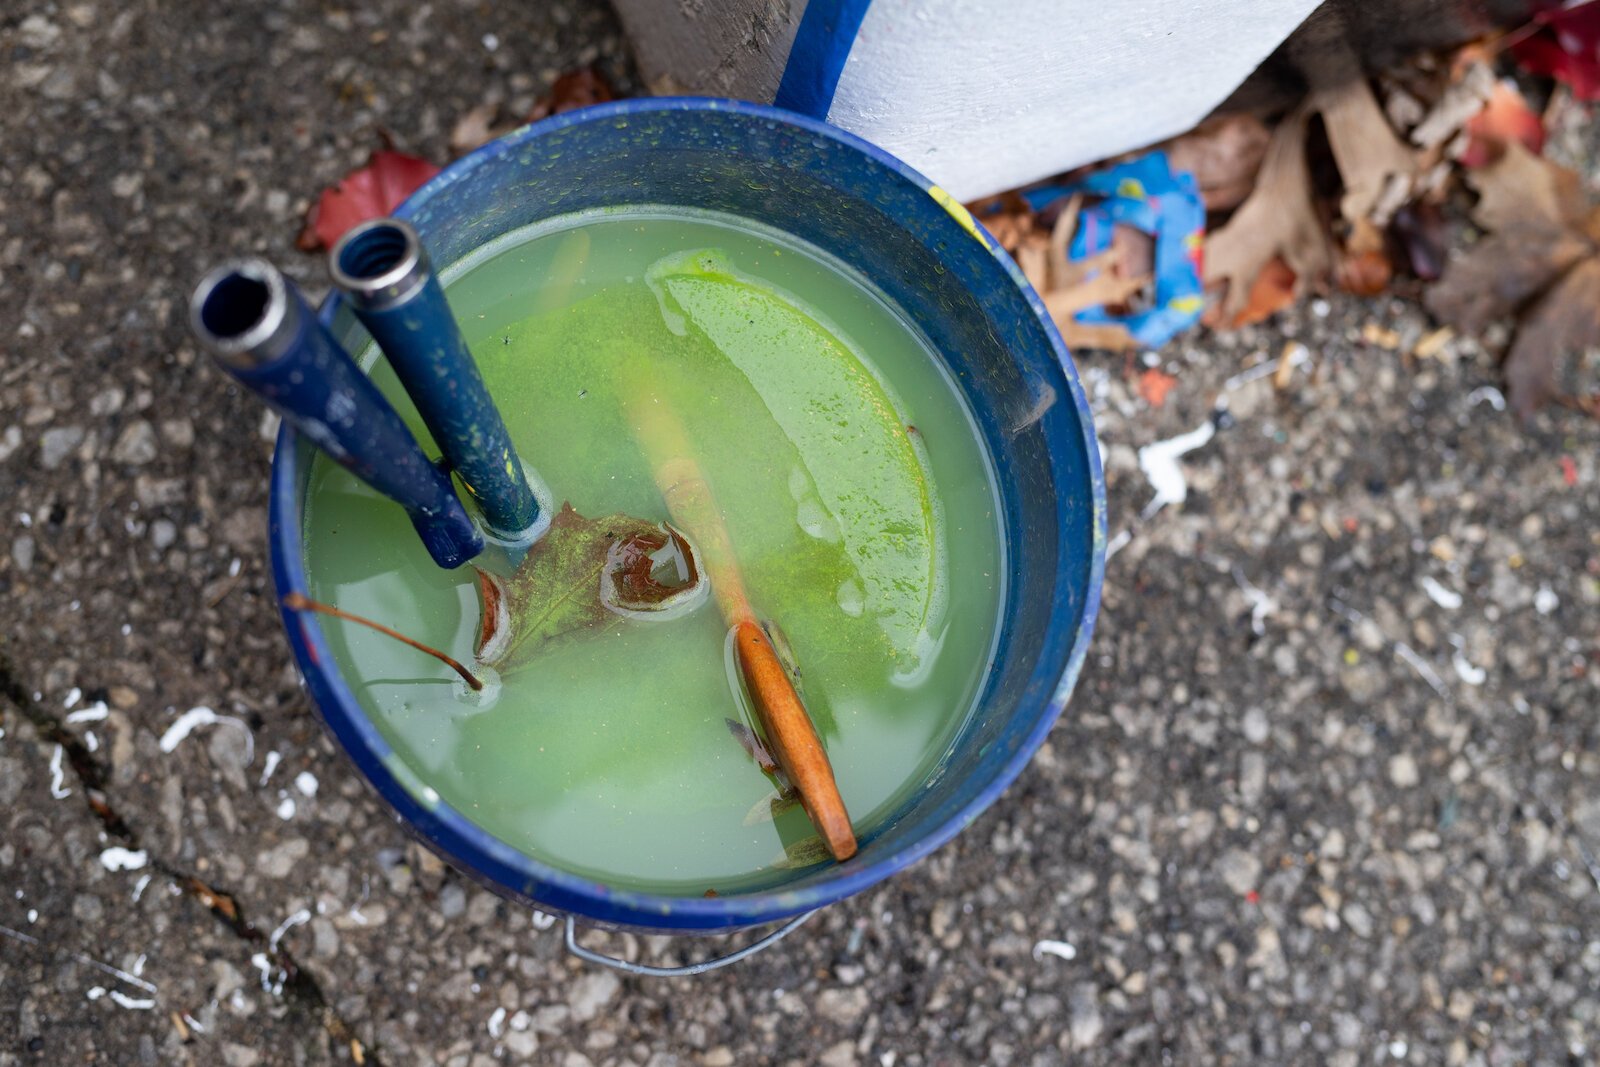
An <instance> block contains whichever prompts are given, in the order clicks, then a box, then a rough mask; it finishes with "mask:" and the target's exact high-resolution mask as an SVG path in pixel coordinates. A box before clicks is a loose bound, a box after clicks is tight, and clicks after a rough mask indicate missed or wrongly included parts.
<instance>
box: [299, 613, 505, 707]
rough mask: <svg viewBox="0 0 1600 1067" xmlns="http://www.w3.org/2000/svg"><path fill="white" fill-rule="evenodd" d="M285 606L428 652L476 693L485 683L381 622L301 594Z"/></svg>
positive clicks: (446, 656)
mask: <svg viewBox="0 0 1600 1067" xmlns="http://www.w3.org/2000/svg"><path fill="white" fill-rule="evenodd" d="M283 606H284V607H286V608H288V609H289V610H290V611H317V612H321V613H322V614H324V615H332V616H333V617H334V618H336V619H343V620H344V621H345V622H355V623H360V624H361V625H362V626H366V627H369V628H371V629H373V630H376V631H378V632H379V633H380V634H384V635H385V636H388V637H392V638H394V639H395V640H396V641H400V642H403V643H405V644H408V645H410V646H411V647H412V648H414V649H416V650H417V651H418V652H426V653H427V654H428V655H430V656H432V657H433V658H434V659H436V660H438V661H439V662H441V663H443V664H444V665H445V666H447V667H449V668H450V669H451V670H453V671H455V672H456V673H457V674H459V675H461V680H462V681H464V682H466V683H467V684H468V685H469V686H471V687H472V689H473V691H474V692H476V691H478V690H481V689H482V688H483V682H482V681H480V680H479V678H478V676H477V675H475V674H473V673H472V672H471V671H469V670H467V668H465V667H463V666H462V665H461V661H460V660H457V659H456V658H455V657H454V656H451V655H449V654H448V653H445V652H440V651H439V650H438V649H437V648H433V647H432V646H430V645H425V644H423V643H422V642H421V641H416V640H413V639H412V638H409V637H407V636H406V635H405V634H403V633H401V632H400V631H399V630H393V629H390V628H389V627H387V626H385V625H384V624H383V623H381V622H374V621H372V620H371V619H367V618H363V617H362V616H360V615H352V614H351V613H350V612H348V611H345V610H343V609H341V608H336V607H334V606H333V605H332V604H324V603H323V602H322V601H320V600H312V599H311V598H310V597H308V596H301V595H300V594H299V593H290V594H289V595H287V596H285V597H284V598H283Z"/></svg>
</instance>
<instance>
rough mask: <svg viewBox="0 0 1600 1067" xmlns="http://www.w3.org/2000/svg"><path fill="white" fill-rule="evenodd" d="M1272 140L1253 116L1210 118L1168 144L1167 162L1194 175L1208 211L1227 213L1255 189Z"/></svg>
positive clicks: (1264, 126)
mask: <svg viewBox="0 0 1600 1067" xmlns="http://www.w3.org/2000/svg"><path fill="white" fill-rule="evenodd" d="M1271 141H1272V131H1271V130H1269V129H1267V127H1266V124H1265V123H1263V122H1262V121H1261V120H1260V119H1258V118H1256V117H1255V116H1254V115H1213V116H1212V117H1211V118H1208V119H1206V120H1205V121H1204V122H1202V123H1201V124H1200V125H1198V126H1196V127H1195V128H1194V129H1192V130H1190V131H1189V132H1188V133H1186V134H1183V135H1181V136H1179V137H1176V138H1174V139H1173V140H1171V141H1169V142H1167V145H1166V152H1167V161H1168V162H1169V163H1170V164H1171V165H1172V169H1173V170H1175V171H1184V170H1186V171H1188V172H1189V173H1191V174H1193V175H1194V178H1195V181H1196V183H1198V184H1199V186H1200V196H1201V199H1203V200H1204V201H1205V205H1206V210H1207V211H1228V210H1230V209H1232V208H1235V207H1238V206H1239V205H1240V204H1242V203H1244V200H1245V198H1246V197H1248V196H1249V195H1250V190H1251V189H1252V188H1254V187H1255V183H1256V172H1257V171H1259V170H1260V169H1261V162H1262V160H1263V159H1265V158H1266V154H1267V145H1268V144H1270V143H1271Z"/></svg>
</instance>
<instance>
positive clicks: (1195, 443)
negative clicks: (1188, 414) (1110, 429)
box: [1139, 419, 1217, 519]
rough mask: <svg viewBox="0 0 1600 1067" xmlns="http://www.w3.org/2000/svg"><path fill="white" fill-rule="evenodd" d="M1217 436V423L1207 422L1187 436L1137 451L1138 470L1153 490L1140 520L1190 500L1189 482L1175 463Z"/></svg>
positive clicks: (1159, 442)
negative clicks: (1142, 473) (1148, 481)
mask: <svg viewBox="0 0 1600 1067" xmlns="http://www.w3.org/2000/svg"><path fill="white" fill-rule="evenodd" d="M1216 433H1217V427H1216V424H1215V423H1213V422H1212V421H1211V420H1210V419H1207V420H1206V421H1205V422H1203V423H1201V424H1200V425H1199V426H1196V427H1195V428H1194V429H1192V430H1190V431H1189V432H1188V433H1181V434H1179V435H1178V436H1176V437H1169V438H1168V439H1167V440H1165V441H1157V442H1156V443H1155V444H1153V445H1145V446H1144V447H1143V448H1141V449H1139V469H1140V470H1142V471H1144V476H1145V477H1146V478H1148V479H1150V485H1151V487H1152V488H1154V489H1155V491H1156V495H1155V496H1154V497H1152V498H1151V500H1150V503H1148V504H1146V505H1145V509H1144V511H1143V513H1142V515H1141V517H1142V518H1146V519H1148V518H1149V517H1150V516H1152V515H1154V514H1155V513H1156V512H1158V511H1160V510H1161V509H1162V508H1164V507H1166V506H1167V505H1168V504H1181V503H1183V502H1184V501H1185V500H1187V499H1189V479H1188V478H1186V477H1184V474H1183V467H1182V466H1181V465H1180V464H1179V463H1178V460H1179V459H1180V458H1182V457H1183V456H1185V455H1188V454H1189V453H1190V452H1193V451H1194V450H1195V449H1197V448H1199V447H1200V446H1202V445H1204V444H1205V443H1206V442H1207V441H1209V440H1211V439H1212V438H1213V437H1215V436H1216Z"/></svg>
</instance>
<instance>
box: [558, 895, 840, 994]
mask: <svg viewBox="0 0 1600 1067" xmlns="http://www.w3.org/2000/svg"><path fill="white" fill-rule="evenodd" d="M821 910H822V909H821V908H813V909H812V910H810V911H808V912H804V913H802V914H800V915H797V916H795V917H794V918H793V919H790V920H789V921H788V922H786V923H784V924H783V925H782V926H780V927H778V928H777V929H776V930H774V931H772V933H770V934H767V935H766V936H765V937H763V938H761V939H760V940H758V941H752V942H750V944H748V945H746V946H745V947H744V948H741V949H739V950H737V951H735V952H730V953H728V954H727V955H726V956H718V957H716V958H715V959H709V960H704V961H702V962H700V963H690V964H687V965H686V966H683V967H652V966H651V965H649V964H647V963H633V962H632V961H630V960H623V959H618V958H617V957H615V956H607V955H606V954H605V953H603V952H596V951H595V950H594V949H592V948H584V947H583V946H582V945H580V944H578V921H577V920H576V919H574V918H573V917H572V916H570V915H568V916H567V951H568V952H570V953H572V954H573V955H574V956H576V957H578V958H579V959H580V960H588V961H589V962H590V963H598V964H599V965H600V966H602V967H610V968H611V969H612V970H614V971H621V972H622V973H623V974H632V975H637V976H639V977H641V978H684V977H687V976H688V975H691V974H705V973H706V972H707V971H714V970H716V969H717V968H719V967H726V966H727V965H728V964H730V963H738V962H739V961H740V960H742V959H746V958H747V957H750V956H754V955H755V954H756V953H757V952H760V951H761V950H762V949H767V948H771V947H772V946H773V945H776V944H777V943H778V942H779V941H782V940H783V939H784V938H785V937H788V936H789V935H790V934H792V933H794V932H795V931H796V930H798V929H800V926H801V924H802V923H804V922H805V921H806V920H807V919H809V918H811V917H812V916H813V915H815V914H816V913H817V912H819V911H821Z"/></svg>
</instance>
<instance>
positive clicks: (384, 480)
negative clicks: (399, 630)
mask: <svg viewBox="0 0 1600 1067" xmlns="http://www.w3.org/2000/svg"><path fill="white" fill-rule="evenodd" d="M190 323H191V325H192V326H193V328H194V332H195V336H196V337H198V338H199V339H200V342H201V344H203V345H204V346H205V347H206V348H207V349H208V350H209V351H210V352H211V354H212V355H213V356H215V357H216V360H217V362H218V363H219V364H220V365H221V366H222V368H223V369H224V370H226V371H227V372H228V373H229V374H230V375H232V376H233V377H234V379H236V380H237V381H238V382H239V383H240V384H241V385H243V386H245V387H246V388H248V389H249V390H250V391H251V392H253V393H255V394H256V395H257V396H259V397H260V398H261V399H262V400H264V401H266V403H267V404H268V405H269V406H271V407H272V408H273V409H274V410H275V411H277V412H278V413H279V414H280V415H282V416H283V417H284V418H285V419H286V420H288V422H289V423H290V424H291V425H293V426H294V428H295V429H296V430H299V431H300V432H301V433H302V434H304V435H305V436H306V437H308V438H310V440H311V441H312V442H313V443H314V444H316V445H317V446H318V447H319V448H321V449H322V450H323V451H324V452H326V453H328V455H329V456H330V457H332V458H333V460H334V461H335V462H337V463H338V464H339V465H340V466H342V467H344V468H346V469H347V470H349V471H350V472H351V473H352V474H354V475H355V476H356V477H358V478H360V479H361V480H362V481H364V482H366V483H367V484H368V485H370V486H372V488H374V489H376V490H377V491H378V492H380V493H382V494H383V495H384V496H386V497H389V498H390V499H391V500H393V501H395V502H396V503H397V504H399V505H400V506H401V507H402V508H404V509H405V510H406V514H407V515H409V516H410V518H411V522H412V524H413V525H415V526H416V528H417V534H418V536H420V537H421V538H422V543H423V544H424V545H425V546H426V547H427V549H428V554H429V555H430V556H432V557H433V560H434V562H435V563H437V564H438V565H439V566H441V567H447V568H448V567H458V566H460V565H461V564H463V563H465V562H466V561H467V560H469V559H471V558H472V557H473V556H476V555H477V554H478V553H479V552H481V551H483V536H482V535H481V534H480V533H479V532H478V529H477V527H476V526H474V525H473V522H472V518H471V517H470V516H469V515H468V514H467V511H466V508H464V507H463V506H462V504H461V501H460V500H459V499H457V498H456V494H455V489H454V487H453V486H452V485H451V484H450V477H449V475H447V474H445V473H444V472H443V471H441V470H439V468H437V467H435V466H434V465H433V464H432V463H430V462H429V461H428V457H427V455H426V454H425V453H424V452H423V451H422V446H421V445H419V444H417V439H416V438H415V437H413V436H412V435H411V431H410V430H408V429H407V428H406V424H405V423H404V422H403V421H402V420H401V418H400V415H399V413H398V412H396V411H395V409H394V408H393V407H392V406H391V405H390V404H389V402H388V401H387V400H386V399H384V397H383V394H382V393H380V392H378V388H377V386H375V385H373V384H372V381H371V379H369V378H368V377H367V376H366V375H365V374H363V373H362V372H361V368H360V367H358V366H356V363H355V360H353V359H351V358H350V355H349V353H347V352H346V351H345V350H344V349H343V348H342V347H340V345H339V343H338V342H337V341H335V340H334V339H333V337H332V336H331V335H330V334H329V333H328V331H327V330H326V329H325V328H324V327H323V325H322V323H320V322H319V321H318V320H317V317H316V315H315V314H313V313H312V311H311V308H310V307H309V306H308V305H307V304H306V302H305V298H304V297H303V296H301V295H300V291H299V290H298V289H297V288H296V287H295V285H294V283H293V282H291V281H290V280H289V279H288V278H286V277H284V275H283V274H282V273H281V272H280V271H279V270H278V269H277V268H276V267H274V266H272V264H270V263H267V262H266V261H265V260H260V259H247V260H241V261H239V262H236V263H227V264H224V265H223V266H221V267H218V268H217V269H216V270H214V271H212V272H211V273H210V274H207V275H206V276H205V278H204V279H203V280H202V281H201V282H200V285H199V286H198V287H197V288H196V289H195V292H194V298H193V300H192V301H191V302H190Z"/></svg>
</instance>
